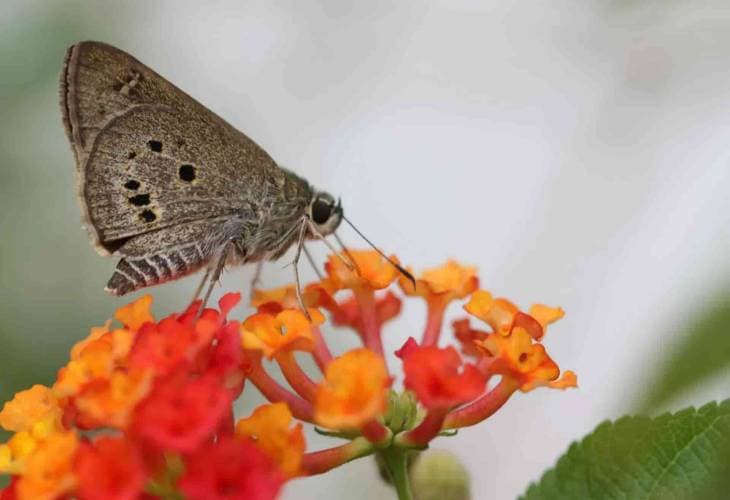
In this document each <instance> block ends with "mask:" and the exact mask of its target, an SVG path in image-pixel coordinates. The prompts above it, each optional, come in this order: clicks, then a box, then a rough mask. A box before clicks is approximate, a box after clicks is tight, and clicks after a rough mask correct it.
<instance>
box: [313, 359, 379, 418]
mask: <svg viewBox="0 0 730 500" xmlns="http://www.w3.org/2000/svg"><path fill="white" fill-rule="evenodd" d="M390 383H391V379H390V377H389V375H388V370H387V368H386V366H385V361H384V360H383V358H382V357H381V356H378V355H377V354H376V353H374V352H373V351H371V350H369V349H355V350H352V351H349V352H347V353H345V354H344V355H342V356H340V357H339V358H336V359H335V360H334V361H332V362H331V363H330V364H329V365H328V366H327V370H326V373H325V380H324V381H323V382H322V383H320V384H319V386H318V387H317V393H316V396H315V407H314V408H315V415H314V418H315V420H316V421H317V423H318V424H320V425H322V426H324V427H329V428H331V429H342V430H345V429H357V428H359V427H360V426H362V425H363V424H365V423H367V422H368V421H370V420H372V419H373V418H376V417H378V416H380V415H381V414H382V413H383V412H384V411H385V406H386V389H387V388H388V387H389V386H390Z"/></svg>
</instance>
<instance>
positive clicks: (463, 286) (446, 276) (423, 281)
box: [398, 260, 479, 303]
mask: <svg viewBox="0 0 730 500" xmlns="http://www.w3.org/2000/svg"><path fill="white" fill-rule="evenodd" d="M476 272H477V270H476V267H473V266H462V265H461V264H459V263H458V262H456V261H455V260H449V261H447V262H446V263H445V264H444V265H442V266H439V267H434V268H431V269H427V270H425V271H423V272H422V273H421V276H420V277H418V278H417V279H416V287H415V288H414V287H413V283H412V282H411V281H410V280H409V279H408V278H406V277H405V276H401V277H400V279H399V280H398V284H400V287H401V289H402V290H403V293H405V294H406V295H411V296H413V295H417V296H420V297H423V298H424V299H426V301H427V302H429V303H430V302H431V301H434V300H439V301H441V302H443V303H448V302H450V301H452V300H454V299H463V298H464V297H466V296H467V295H469V294H470V293H472V292H473V291H474V290H476V288H477V287H478V286H479V278H477V275H476Z"/></svg>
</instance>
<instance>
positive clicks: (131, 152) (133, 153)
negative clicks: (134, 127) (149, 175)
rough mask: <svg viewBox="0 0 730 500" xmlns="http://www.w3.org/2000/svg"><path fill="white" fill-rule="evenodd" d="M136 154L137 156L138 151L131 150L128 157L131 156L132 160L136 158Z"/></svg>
mask: <svg viewBox="0 0 730 500" xmlns="http://www.w3.org/2000/svg"><path fill="white" fill-rule="evenodd" d="M136 156H137V153H135V152H134V151H130V152H129V154H128V155H127V158H129V159H130V160H134V158H135V157H136Z"/></svg>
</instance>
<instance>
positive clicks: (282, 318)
mask: <svg viewBox="0 0 730 500" xmlns="http://www.w3.org/2000/svg"><path fill="white" fill-rule="evenodd" d="M309 315H310V317H311V318H312V321H311V322H310V321H309V320H308V319H307V317H306V316H305V315H304V313H302V312H301V311H300V310H298V309H287V310H285V311H282V312H280V313H279V314H277V315H276V316H274V315H272V314H268V313H257V314H254V315H253V316H250V317H249V318H248V319H247V320H246V321H245V322H244V323H243V325H242V326H241V334H242V339H243V347H244V348H246V349H251V350H257V351H261V352H262V353H263V354H264V356H266V357H267V358H268V359H272V358H273V357H275V356H276V355H277V354H278V353H280V352H287V351H311V350H312V349H314V337H313V336H312V326H317V325H321V324H322V323H324V316H322V313H320V312H319V311H318V310H317V309H309Z"/></svg>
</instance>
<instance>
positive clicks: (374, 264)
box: [325, 250, 399, 291]
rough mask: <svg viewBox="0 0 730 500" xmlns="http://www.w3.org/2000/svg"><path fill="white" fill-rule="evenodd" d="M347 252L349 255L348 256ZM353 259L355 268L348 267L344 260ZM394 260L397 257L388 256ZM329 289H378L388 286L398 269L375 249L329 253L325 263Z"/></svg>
mask: <svg viewBox="0 0 730 500" xmlns="http://www.w3.org/2000/svg"><path fill="white" fill-rule="evenodd" d="M348 254H349V256H348ZM350 257H352V259H354V261H355V264H356V268H355V269H350V268H349V267H348V266H347V264H345V261H348V262H349V258H350ZM390 258H391V259H392V260H393V261H394V262H398V258H397V257H396V256H394V255H392V256H391V257H390ZM325 269H326V270H327V275H328V278H327V279H326V280H325V282H326V285H327V286H328V287H329V288H330V289H331V290H333V291H334V290H342V289H345V288H347V289H358V288H369V289H372V290H380V289H382V288H386V287H388V286H389V285H390V284H391V283H392V282H393V281H394V280H395V279H396V278H397V277H398V274H399V272H398V270H397V269H396V268H395V266H393V264H391V263H390V262H388V261H387V260H386V259H384V258H383V257H382V256H381V255H380V254H378V252H376V251H375V250H349V252H348V253H347V254H345V253H343V254H340V255H330V257H329V259H328V260H327V263H326V264H325Z"/></svg>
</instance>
